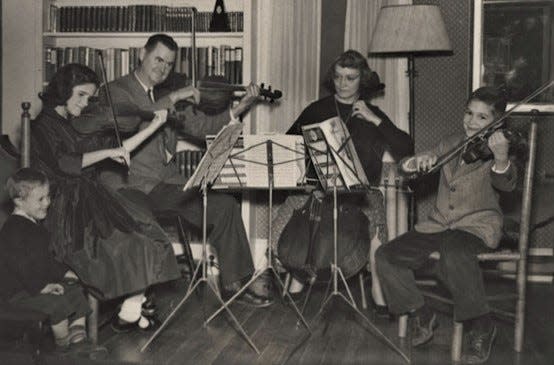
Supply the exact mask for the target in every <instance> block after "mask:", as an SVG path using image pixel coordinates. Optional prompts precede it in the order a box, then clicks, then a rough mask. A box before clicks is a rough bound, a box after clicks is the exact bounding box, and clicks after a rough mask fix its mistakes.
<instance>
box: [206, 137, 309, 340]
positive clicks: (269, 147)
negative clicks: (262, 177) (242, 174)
mask: <svg viewBox="0 0 554 365" xmlns="http://www.w3.org/2000/svg"><path fill="white" fill-rule="evenodd" d="M263 144H265V145H266V151H267V164H266V165H267V171H268V190H269V194H268V195H269V197H268V203H269V204H268V205H269V231H268V232H269V233H268V235H269V237H268V240H267V241H268V249H267V251H266V254H267V262H268V266H267V267H266V268H264V269H258V270H256V271H255V272H254V274H253V275H252V277H251V278H250V280H248V282H247V283H246V284H244V285H243V286H242V288H240V289H239V290H238V291H237V292H236V293H235V294H234V295H233V296H232V297H231V298H229V299H228V300H227V301H226V302H225V303H224V304H223V306H222V307H221V308H219V309H218V310H216V311H215V312H214V313H213V314H212V315H211V316H210V317H209V318H208V319H207V320H206V323H208V322H210V321H211V320H212V319H214V318H215V317H216V316H217V315H218V314H219V313H221V311H223V309H226V307H227V306H228V305H229V304H230V303H232V302H233V301H234V300H235V299H236V298H238V297H239V296H240V295H241V294H242V293H243V292H244V291H245V290H246V289H247V288H248V287H249V286H250V285H251V284H252V283H253V282H254V281H256V280H257V279H258V278H259V277H260V276H261V275H262V274H264V273H265V272H266V271H267V270H270V272H271V273H272V275H273V279H277V282H278V283H279V285H280V286H281V290H282V291H283V293H284V296H285V297H287V298H288V299H289V301H290V303H291V304H292V307H293V309H294V311H295V313H296V316H297V317H298V320H299V321H302V323H303V324H304V326H305V327H306V329H307V330H308V332H310V334H311V333H312V331H311V329H310V326H309V324H308V322H307V321H306V319H305V318H304V316H303V315H302V312H300V310H299V309H298V307H297V306H296V304H295V303H294V300H293V299H292V297H291V296H290V294H289V293H288V291H286V290H285V284H283V281H282V280H281V278H280V277H279V274H278V273H277V271H276V270H275V267H274V266H273V253H272V249H271V239H272V237H271V230H272V219H273V212H272V210H273V186H274V185H273V184H274V175H273V142H272V141H271V140H267V141H265V143H263Z"/></svg>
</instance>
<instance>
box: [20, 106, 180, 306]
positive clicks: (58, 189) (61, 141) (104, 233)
mask: <svg viewBox="0 0 554 365" xmlns="http://www.w3.org/2000/svg"><path fill="white" fill-rule="evenodd" d="M114 146H115V138H114V137H113V136H111V135H110V136H108V135H101V134H98V135H82V134H79V133H78V132H77V131H76V130H75V129H74V128H73V127H72V126H71V123H70V122H69V121H68V120H67V119H65V118H63V117H62V116H60V115H59V114H58V113H57V112H56V111H55V110H54V109H52V108H48V107H45V108H44V109H43V111H42V112H41V113H40V114H39V115H38V116H37V118H36V120H35V121H33V123H32V127H31V165H32V166H33V167H35V168H37V169H40V170H42V171H44V172H45V173H46V174H47V175H48V178H49V179H50V184H51V188H50V190H51V191H50V194H51V199H52V203H51V205H50V208H49V210H48V216H47V218H46V219H45V225H46V228H47V229H48V230H49V231H50V232H51V234H52V245H53V249H54V252H55V253H56V255H57V256H58V258H60V259H62V260H64V261H65V262H66V263H67V264H68V265H69V266H70V267H71V268H72V269H73V270H74V271H75V272H76V273H77V274H78V275H79V277H80V279H81V280H82V281H83V283H85V284H86V285H88V286H91V287H93V288H96V289H97V290H99V291H100V293H101V294H102V295H103V297H104V299H109V298H115V297H118V296H121V295H124V294H130V293H134V292H139V291H143V290H144V289H145V288H146V287H148V286H150V285H152V284H155V283H161V282H165V281H168V280H172V279H176V278H177V277H178V276H179V273H178V269H177V263H176V260H175V257H174V254H173V251H172V248H171V244H170V242H169V239H168V237H167V236H166V234H165V233H164V231H163V230H162V229H161V227H160V226H159V225H158V224H157V223H156V221H155V219H154V217H153V216H152V214H151V213H150V212H149V211H148V210H145V209H144V208H142V207H141V206H139V205H138V204H135V203H133V202H132V201H130V200H128V199H127V198H124V197H123V196H122V195H120V194H118V193H117V192H115V191H113V190H111V189H110V188H109V187H106V186H104V185H102V184H101V183H100V182H99V181H98V179H97V173H98V172H97V167H96V165H92V166H89V167H86V168H82V167H81V166H82V159H83V154H84V153H86V152H93V151H97V150H101V149H106V148H113V147H114Z"/></svg>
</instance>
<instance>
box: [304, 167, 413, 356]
mask: <svg viewBox="0 0 554 365" xmlns="http://www.w3.org/2000/svg"><path fill="white" fill-rule="evenodd" d="M336 178H337V176H336V174H335V179H334V183H333V246H334V247H333V251H334V253H333V260H334V262H333V263H331V274H332V275H331V279H330V283H331V282H332V285H333V290H332V291H331V292H330V293H329V296H327V297H326V298H325V299H324V300H323V302H322V304H321V307H320V309H319V311H318V312H317V314H316V315H315V316H314V318H313V319H312V322H313V321H314V320H315V319H316V318H318V317H319V316H320V315H321V314H322V313H323V310H324V308H325V307H326V306H327V304H328V303H330V301H331V299H332V298H333V297H334V296H338V297H339V298H342V299H343V300H344V301H345V302H346V303H347V304H348V305H349V306H350V308H352V309H353V310H354V311H355V312H356V313H357V314H358V315H359V316H360V317H361V318H362V319H363V320H364V322H365V323H366V324H367V325H368V326H369V327H370V328H371V329H372V331H373V333H374V334H375V335H376V336H377V337H378V338H380V339H381V340H383V341H384V342H385V343H386V344H387V345H388V346H389V347H390V348H391V349H392V350H394V351H395V352H396V353H398V354H399V355H400V356H401V357H402V358H403V359H404V360H405V361H406V362H407V363H408V364H410V363H411V359H410V357H408V355H406V354H405V353H404V352H403V351H402V349H400V348H399V347H398V346H397V345H396V344H394V343H393V342H392V341H391V340H390V339H389V338H388V337H387V336H385V334H384V333H383V332H381V330H379V328H377V326H375V325H374V324H373V323H372V322H371V321H370V320H369V318H367V317H366V316H365V315H364V314H363V313H362V312H361V311H360V310H359V309H358V308H357V306H356V302H355V301H354V298H353V296H352V293H351V291H350V288H349V286H348V283H347V282H346V278H345V277H344V274H343V272H342V270H341V268H340V267H339V266H338V204H337V186H336ZM339 277H340V281H341V282H342V284H343V285H344V287H345V288H346V291H347V293H348V295H349V297H350V299H348V298H347V297H346V296H345V295H344V294H343V293H341V292H340V290H339V288H338V285H339Z"/></svg>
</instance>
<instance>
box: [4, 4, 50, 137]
mask: <svg viewBox="0 0 554 365" xmlns="http://www.w3.org/2000/svg"><path fill="white" fill-rule="evenodd" d="M40 9H41V7H40V6H37V4H36V1H34V0H4V1H2V27H3V29H4V31H3V32H2V81H3V82H2V133H3V134H8V135H9V136H10V140H11V141H12V143H13V144H14V145H16V146H18V145H19V125H20V119H21V102H22V101H31V111H32V116H33V117H34V116H36V112H37V111H38V110H40V103H39V101H38V97H37V95H36V91H35V90H37V87H36V83H37V82H39V81H38V80H36V79H35V76H36V74H37V73H36V72H35V70H36V67H37V61H38V60H40V57H41V55H42V52H41V49H42V48H41V45H40V43H39V40H40V39H38V38H37V37H36V34H40V33H41V32H40V31H39V30H38V29H37V28H38V27H41V26H42V13H41V11H40ZM6 29H9V32H8V31H5V30H6ZM6 49H9V52H7V51H6ZM38 64H39V65H40V64H41V63H40V62H39V63H38ZM30 70H32V71H30ZM30 73H31V74H30ZM21 80H26V81H25V82H23V83H22V82H21Z"/></svg>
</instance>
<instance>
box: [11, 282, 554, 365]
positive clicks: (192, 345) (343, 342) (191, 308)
mask: <svg viewBox="0 0 554 365" xmlns="http://www.w3.org/2000/svg"><path fill="white" fill-rule="evenodd" d="M506 285H513V284H503V283H499V284H497V285H496V287H498V286H506ZM350 286H351V288H352V289H353V291H354V296H355V298H356V300H359V298H360V297H359V290H358V285H357V283H356V282H352V283H351V285H350ZM325 288H326V286H325V285H321V286H318V287H316V289H315V291H314V294H313V296H312V300H311V301H310V303H309V305H308V308H307V310H306V318H307V319H308V320H309V323H310V326H311V329H312V334H311V335H309V333H308V332H307V331H306V329H305V328H304V327H303V326H297V318H296V316H295V314H294V312H293V311H292V309H291V308H290V307H289V306H287V305H285V304H284V303H282V302H276V303H275V304H274V305H272V306H271V307H269V308H266V309H251V308H248V307H244V306H242V305H240V304H233V305H232V306H231V309H232V311H233V313H234V314H235V315H236V317H237V318H238V320H239V321H240V323H242V325H243V326H244V328H245V330H246V331H247V333H248V334H249V335H250V336H251V338H252V340H253V342H254V343H255V345H256V346H257V347H258V349H259V350H260V354H259V355H258V354H256V353H255V351H254V350H253V349H252V348H251V347H250V346H249V345H248V344H247V342H246V341H245V340H244V339H243V338H242V337H241V336H240V335H239V334H238V332H237V331H235V329H234V327H233V325H232V322H231V321H230V320H229V319H228V316H227V315H225V314H222V315H219V316H218V317H217V318H216V319H215V320H214V321H212V322H211V323H210V324H209V325H208V326H206V327H204V326H203V322H204V318H205V317H206V314H208V315H209V314H211V313H213V311H214V310H215V309H216V306H215V300H214V298H213V297H211V294H209V293H208V294H206V295H205V298H206V299H205V300H201V298H200V297H199V296H197V295H193V296H192V297H191V299H190V300H189V301H187V302H186V303H185V304H184V305H183V306H182V307H181V309H180V310H179V311H178V312H177V314H176V316H175V317H174V318H173V320H172V321H171V324H170V325H169V326H168V327H167V328H166V329H165V330H164V331H163V332H162V334H161V335H160V336H159V337H158V338H157V339H156V340H155V341H154V342H153V343H152V344H151V345H150V347H149V348H148V349H147V350H146V351H145V352H143V353H141V352H140V351H139V349H140V348H141V347H142V345H144V344H145V343H146V341H147V339H148V336H149V334H148V333H144V332H134V333H129V334H115V333H114V332H113V331H112V330H111V328H110V327H109V325H108V326H104V327H103V328H102V329H101V330H100V333H99V343H100V344H101V345H103V346H106V347H107V348H108V350H109V358H108V359H107V360H106V361H103V362H102V363H106V364H128V363H140V364H155V365H177V364H405V363H406V362H405V361H404V360H403V359H402V358H401V357H400V356H399V355H398V354H397V353H395V352H394V351H393V350H391V349H390V348H389V347H387V345H386V344H385V343H384V341H382V340H380V339H379V338H378V336H376V334H375V333H374V332H373V331H372V329H371V326H370V325H368V324H365V323H364V321H363V319H362V318H361V317H359V316H358V315H357V314H355V312H354V311H353V310H352V309H351V308H350V307H349V306H348V305H346V304H345V303H344V301H343V300H342V299H341V298H340V297H339V296H334V297H333V299H331V302H330V304H329V305H327V306H326V307H325V311H324V312H323V315H322V316H320V317H317V318H316V319H313V317H314V315H315V314H316V312H317V311H318V309H319V308H320V304H321V301H322V299H323V297H324V294H325V293H324V292H325ZM184 290H185V283H184V282H177V283H174V284H172V285H165V286H163V287H159V288H157V291H156V295H157V303H158V306H159V307H160V317H162V318H163V317H165V316H166V315H167V313H169V312H170V311H171V309H172V308H174V307H175V306H176V305H177V304H178V302H179V301H180V299H181V297H182V293H183V292H184ZM553 304H554V287H553V286H552V285H550V284H530V286H529V288H528V307H527V313H528V316H527V326H526V339H525V348H524V352H522V353H521V354H517V353H515V352H514V351H513V350H512V346H513V326H512V325H511V324H509V323H508V322H504V321H500V320H499V321H497V323H498V326H499V332H498V337H497V339H496V343H495V346H494V349H493V352H492V355H491V359H490V360H489V362H488V364H499V365H500V364H502V365H504V364H525V365H527V364H536V365H540V364H545V365H546V364H548V365H551V364H553V363H554V314H553V313H554V311H553V310H552V308H553ZM437 309H439V310H441V311H440V312H439V323H440V327H439V328H438V330H437V332H436V334H435V338H434V339H433V341H432V343H430V344H428V345H426V346H424V347H422V348H418V349H414V351H413V353H412V363H413V364H448V363H450V338H451V329H452V324H451V323H452V321H451V317H450V314H448V313H446V312H445V311H444V310H445V308H440V307H437ZM103 311H104V312H109V308H108V309H106V308H103ZM364 313H365V314H366V315H367V317H368V318H369V319H370V320H371V321H372V322H373V324H374V325H375V326H376V327H377V328H378V329H379V330H380V331H382V332H383V333H384V334H385V335H386V336H387V337H388V338H390V339H391V340H392V341H393V342H394V343H395V344H396V345H398V346H400V347H401V348H403V349H404V350H405V351H409V349H408V348H407V347H406V346H405V345H404V344H402V343H401V342H400V341H399V339H398V337H397V335H396V334H397V323H396V322H395V321H390V320H387V319H382V318H374V315H373V314H372V311H371V310H367V311H364ZM0 351H3V352H0V363H1V364H12V363H13V364H15V363H29V364H33V363H34V364H70V363H78V364H79V365H84V364H93V363H99V362H92V361H83V360H75V359H73V360H72V359H60V358H56V357H55V356H53V355H52V354H49V353H47V352H43V353H42V354H41V355H40V356H38V357H37V356H35V357H31V356H30V355H29V354H25V353H24V350H22V349H17V348H16V349H15V350H14V349H10V350H7V349H4V350H2V349H0Z"/></svg>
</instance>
